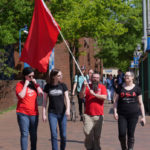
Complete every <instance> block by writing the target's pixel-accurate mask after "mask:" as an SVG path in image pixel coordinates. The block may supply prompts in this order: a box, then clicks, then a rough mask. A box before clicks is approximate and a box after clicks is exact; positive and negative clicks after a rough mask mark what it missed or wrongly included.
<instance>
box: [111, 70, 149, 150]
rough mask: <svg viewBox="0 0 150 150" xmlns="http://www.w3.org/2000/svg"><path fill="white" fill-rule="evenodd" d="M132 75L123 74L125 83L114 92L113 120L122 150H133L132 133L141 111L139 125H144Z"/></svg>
mask: <svg viewBox="0 0 150 150" xmlns="http://www.w3.org/2000/svg"><path fill="white" fill-rule="evenodd" d="M133 80H134V74H133V73H132V72H130V71H128V72H126V73H125V83H124V84H123V85H122V87H119V88H118V89H117V90H116V94H115V98H114V118H115V119H116V120H118V132H119V140H120V144H121V148H122V150H133V147H134V141H135V137H134V132H135V128H136V124H137V122H138V118H139V114H140V111H141V115H142V117H141V121H140V122H141V123H142V125H145V123H146V120H145V110H144V105H143V100H142V94H141V89H140V87H139V86H138V85H135V84H134V82H133ZM126 138H128V140H126Z"/></svg>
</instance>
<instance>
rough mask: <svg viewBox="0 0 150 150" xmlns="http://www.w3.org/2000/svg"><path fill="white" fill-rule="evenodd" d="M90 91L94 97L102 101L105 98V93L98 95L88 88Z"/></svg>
mask: <svg viewBox="0 0 150 150" xmlns="http://www.w3.org/2000/svg"><path fill="white" fill-rule="evenodd" d="M90 93H91V94H92V95H93V96H95V97H96V98H98V99H101V100H103V101H104V100H106V99H107V95H99V94H97V93H95V92H94V91H93V90H90Z"/></svg>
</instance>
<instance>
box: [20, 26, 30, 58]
mask: <svg viewBox="0 0 150 150" xmlns="http://www.w3.org/2000/svg"><path fill="white" fill-rule="evenodd" d="M22 31H24V33H27V34H28V27H27V25H26V26H25V27H24V28H21V29H20V30H19V56H21V32H22Z"/></svg>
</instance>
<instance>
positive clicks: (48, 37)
mask: <svg viewBox="0 0 150 150" xmlns="http://www.w3.org/2000/svg"><path fill="white" fill-rule="evenodd" d="M56 26H58V28H59V29H60V27H59V25H58V24H57V23H56V21H55V20H54V18H53V16H52V14H51V12H50V11H49V9H48V8H47V7H46V5H45V3H44V1H43V0H35V7H34V12H33V16H32V22H31V26H30V30H29V33H28V37H27V40H26V42H25V44H24V48H23V50H22V53H21V58H20V60H21V61H23V62H26V63H28V64H29V65H30V66H31V67H33V68H36V69H38V70H39V71H40V72H46V71H47V68H48V64H49V57H50V54H51V52H52V48H53V47H54V45H55V43H56V41H57V38H58V35H59V31H58V29H57V27H56Z"/></svg>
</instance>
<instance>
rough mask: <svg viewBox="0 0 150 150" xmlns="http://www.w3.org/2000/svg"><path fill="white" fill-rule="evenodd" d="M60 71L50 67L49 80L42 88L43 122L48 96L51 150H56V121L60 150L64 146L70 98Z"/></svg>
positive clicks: (45, 118) (63, 149)
mask: <svg viewBox="0 0 150 150" xmlns="http://www.w3.org/2000/svg"><path fill="white" fill-rule="evenodd" d="M61 79H62V72H61V71H60V70H59V69H52V70H51V72H50V77H49V82H48V83H47V84H46V85H45V88H44V100H43V115H42V117H43V122H45V121H46V120H47V116H46V106H47V97H49V107H48V120H49V125H50V130H51V142H52V150H58V143H57V123H58V125H59V130H60V138H61V142H60V150H65V147H66V127H67V116H70V100H69V96H68V89H67V86H66V85H65V84H64V83H62V82H61Z"/></svg>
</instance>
